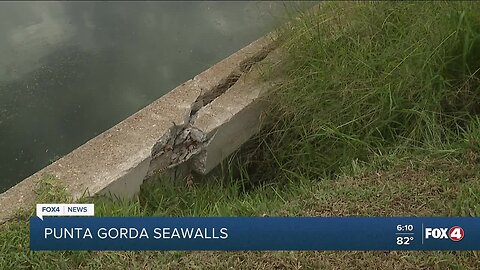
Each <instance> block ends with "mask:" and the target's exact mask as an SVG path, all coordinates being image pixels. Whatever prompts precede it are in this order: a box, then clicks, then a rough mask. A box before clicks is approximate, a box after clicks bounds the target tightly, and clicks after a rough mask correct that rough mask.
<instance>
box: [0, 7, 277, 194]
mask: <svg viewBox="0 0 480 270" xmlns="http://www.w3.org/2000/svg"><path fill="white" fill-rule="evenodd" d="M284 12H285V6H284V4H283V3H281V2H200V1H199V2H41V3H35V2H0V36H1V37H2V38H0V192H2V191H4V190H6V189H7V188H9V187H11V186H13V185H14V184H15V183H17V182H19V181H21V180H23V179H24V178H25V177H27V176H29V175H31V174H33V173H35V172H36V171H37V170H39V169H41V168H43V167H44V166H46V165H48V164H49V163H51V162H52V161H54V160H56V159H58V158H59V157H61V156H63V155H65V154H67V153H68V152H70V151H72V150H73V149H75V148H76V147H78V146H79V145H81V144H83V143H85V142H86V141H88V140H89V139H91V138H93V137H95V136H96V135H98V134H99V133H101V132H103V131H105V130H106V129H108V128H110V127H112V126H113V125H115V124H116V123H118V122H120V121H121V120H123V119H124V118H126V117H128V116H129V115H131V114H132V113H134V112H135V111H137V110H139V109H141V108H142V107H144V106H146V105H147V104H149V103H150V102H152V101H153V100H155V99H157V98H159V97H160V96H162V95H163V94H165V93H166V92H168V91H169V90H171V89H173V88H174V87H175V86H176V85H178V84H180V83H182V82H184V81H186V80H188V79H190V78H192V77H193V76H195V75H196V74H198V73H199V72H201V71H202V70H204V69H206V68H208V67H209V66H211V65H212V64H214V63H216V62H218V61H219V60H221V59H222V58H224V57H226V56H228V55H230V54H231V53H233V52H235V51H236V50H238V49H240V48H242V47H243V46H245V45H246V44H248V43H250V42H251V41H253V40H255V39H257V38H259V37H260V36H262V35H263V34H265V33H266V32H269V31H270V30H272V28H273V26H274V23H278V22H279V21H282V17H283V16H284V14H285V13H284Z"/></svg>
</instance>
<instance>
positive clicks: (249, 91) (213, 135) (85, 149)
mask: <svg viewBox="0 0 480 270" xmlns="http://www.w3.org/2000/svg"><path fill="white" fill-rule="evenodd" d="M273 47H274V42H273V36H272V35H267V36H265V37H263V38H261V39H259V40H257V41H255V42H253V43H251V44H250V45H248V46H246V47H245V48H243V49H241V50H239V51H238V52H236V53H234V54H232V55H231V56H229V57H227V58H225V59H224V60H222V61H221V62H219V63H217V64H216V65H214V66H212V67H211V68H209V69H207V70H206V71H204V72H202V73H200V74H199V75H197V76H196V77H194V78H193V79H191V80H189V81H187V82H185V83H183V84H181V85H179V86H178V87H176V88H175V89H173V90H172V91H171V92H169V93H168V94H166V95H165V96H163V97H161V98H159V99H158V100H156V101H154V102H153V103H151V104H150V105H148V106H147V107H145V108H143V109H142V110H140V111H138V112H137V113H135V114H133V115H132V116H130V117H128V118H127V119H125V120H124V121H122V122H120V123H119V124H117V125H115V126H114V127H112V128H111V129H109V130H107V131H105V132H104V133H102V134H100V135H99V136H97V137H95V138H93V139H91V140H90V141H88V142H87V143H85V144H84V145H82V146H80V147H78V148H77V149H75V150H74V151H72V152H71V153H69V154H68V155H66V156H64V157H63V158H61V159H59V160H58V161H56V162H54V163H52V164H51V165H49V166H47V167H45V168H44V169H42V170H40V171H39V172H37V173H35V174H34V175H32V176H30V177H28V178H26V179H25V180H23V181H22V182H20V183H18V184H17V185H16V186H14V187H12V188H11V189H9V190H7V191H6V192H4V193H2V194H0V222H3V221H6V220H8V219H10V218H11V217H13V215H14V214H15V212H17V210H19V209H20V208H25V207H27V208H28V207H32V206H33V204H34V203H35V193H34V190H35V186H36V183H38V181H39V180H41V179H42V178H43V177H44V176H45V175H54V176H55V177H56V178H58V179H59V180H60V181H62V183H64V185H65V187H66V188H67V192H69V194H71V196H72V199H74V200H75V199H78V198H80V197H82V196H84V195H86V196H92V195H95V194H111V195H114V196H121V197H132V196H134V195H135V194H136V193H138V191H139V189H140V185H141V184H142V182H143V180H144V179H145V178H147V177H149V176H151V175H153V174H155V173H158V172H161V171H165V170H167V169H173V170H175V168H177V167H179V165H182V164H184V163H187V162H188V163H192V164H193V169H194V170H195V171H197V172H199V173H203V174H204V173H207V172H208V171H210V170H211V169H212V168H213V167H214V166H215V165H216V164H218V163H219V162H220V161H221V160H222V159H223V158H224V157H226V156H227V155H228V154H229V153H231V152H232V151H233V150H235V149H236V148H237V147H238V146H240V145H241V144H242V143H243V142H245V141H246V140H247V139H248V138H249V137H250V136H251V135H252V134H254V133H255V132H256V131H257V130H258V128H259V124H260V121H261V120H260V115H261V111H262V105H261V102H260V97H261V94H262V93H263V92H264V91H266V89H268V88H269V87H271V83H267V82H260V80H259V70H256V71H255V72H253V73H252V72H248V71H250V69H251V68H252V65H253V64H254V63H256V62H258V61H260V60H262V59H263V58H265V57H266V56H267V55H268V53H269V52H270V51H271V50H272V49H273ZM250 75H251V76H250ZM52 203H53V202H52Z"/></svg>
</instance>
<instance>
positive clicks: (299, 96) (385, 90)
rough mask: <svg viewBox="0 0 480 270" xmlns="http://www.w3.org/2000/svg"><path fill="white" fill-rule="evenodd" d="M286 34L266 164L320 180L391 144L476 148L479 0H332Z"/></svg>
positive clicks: (418, 148)
mask: <svg viewBox="0 0 480 270" xmlns="http://www.w3.org/2000/svg"><path fill="white" fill-rule="evenodd" d="M280 39H281V40H282V41H283V42H284V45H283V49H284V51H285V53H286V59H285V63H284V65H283V66H282V68H281V70H280V71H278V72H277V73H274V74H275V76H279V74H280V76H283V77H284V78H285V83H284V84H283V85H282V86H281V87H280V89H278V90H277V91H275V92H274V93H273V94H272V96H270V97H269V99H270V101H271V103H272V106H273V108H274V109H273V110H272V114H271V116H272V117H273V119H274V121H273V123H272V125H271V127H270V129H269V130H268V131H267V132H266V134H263V135H262V136H263V137H262V140H263V142H265V143H264V146H263V150H264V152H265V153H267V154H266V155H265V157H264V159H263V161H264V163H263V165H262V166H265V165H266V164H271V165H272V168H273V167H275V166H277V168H280V170H279V171H280V172H281V173H280V176H282V175H283V176H285V175H286V176H287V177H295V176H299V175H301V176H303V177H307V178H319V177H322V176H325V175H332V174H337V173H338V172H339V170H341V169H342V167H344V166H347V165H349V164H351V163H352V161H363V162H370V160H371V158H372V157H374V156H378V155H385V154H386V153H391V152H396V153H398V152H402V153H412V151H413V152H422V153H423V154H427V155H442V156H456V157H458V156H461V155H464V154H465V152H466V150H467V149H470V150H475V151H477V152H478V136H480V135H478V131H479V129H478V122H479V120H478V119H479V118H478V114H479V113H480V84H479V81H480V71H479V70H480V5H478V4H477V3H474V2H455V3H445V2H434V3H433V2H424V3H419V2H413V3H412V2H407V3H405V2H402V3H392V2H374V3H338V2H328V3H323V4H320V6H319V8H318V10H316V11H315V12H312V11H310V12H305V13H303V14H302V15H301V16H300V18H299V19H298V20H295V21H294V22H293V23H292V24H290V25H288V26H286V27H284V28H282V29H281V35H280ZM467 141H468V142H469V143H465V142H467ZM474 141H476V142H474ZM472 147H473V148H472ZM267 160H269V161H272V162H267ZM272 163H274V164H272ZM272 172H274V170H272Z"/></svg>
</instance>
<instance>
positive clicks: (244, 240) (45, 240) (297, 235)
mask: <svg viewBox="0 0 480 270" xmlns="http://www.w3.org/2000/svg"><path fill="white" fill-rule="evenodd" d="M30 248H31V249H32V250H480V218H461V217H452V218H448V217H445V218H433V217H425V218H423V217H417V218H415V217H44V218H43V220H42V219H40V218H38V217H31V219H30Z"/></svg>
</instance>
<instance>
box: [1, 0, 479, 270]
mask: <svg viewBox="0 0 480 270" xmlns="http://www.w3.org/2000/svg"><path fill="white" fill-rule="evenodd" d="M279 31H280V40H281V41H282V50H283V51H284V55H285V59H284V61H283V62H282V66H281V67H278V68H275V69H274V70H273V71H272V72H271V73H270V75H271V76H280V77H282V78H284V83H283V84H282V85H281V86H280V87H279V88H278V89H275V91H274V92H273V93H272V94H271V95H270V96H269V97H268V100H269V101H270V102H271V108H272V109H271V111H269V114H268V116H269V117H268V119H269V122H268V123H266V126H265V129H264V130H263V132H262V133H261V134H259V135H258V136H257V137H256V138H254V139H252V140H251V141H250V142H249V143H247V144H246V145H245V146H244V147H242V149H241V150H240V151H239V152H238V153H236V154H234V155H232V156H231V157H230V158H229V159H228V160H226V161H225V162H224V164H222V166H221V167H220V168H219V169H218V172H217V173H216V174H215V175H212V176H210V177H209V179H203V180H198V179H197V182H195V184H194V185H193V186H191V185H188V186H187V185H184V184H183V183H177V184H172V183H169V182H167V181H163V182H162V181H153V182H149V183H146V184H145V185H144V186H143V188H142V192H141V196H140V197H139V198H138V200H136V201H119V200H115V201H112V200H110V199H108V198H95V199H93V200H94V202H95V206H96V214H97V215H102V216H112V215H113V216H131V215H133V216H143V215H160V216H263V215H268V216H350V215H362V216H479V215H480V117H479V113H480V84H479V78H480V77H479V76H480V71H479V70H480V5H479V4H476V3H474V2H455V3H445V2H440V3H414V2H406V3H391V2H388V3H387V2H374V3H343V2H342V3H340V2H327V3H323V4H322V5H321V8H320V9H319V10H318V11H316V12H305V13H302V14H301V15H300V17H299V19H295V20H293V21H292V23H291V24H289V25H288V26H285V27H283V28H280V29H279ZM40 187H42V188H41V189H40V190H39V193H38V200H39V201H40V202H42V201H45V202H46V201H58V200H60V201H62V200H66V199H67V197H68V196H66V195H65V194H64V192H63V189H62V188H61V187H59V186H58V185H57V184H56V181H55V179H52V178H47V179H46V180H45V181H44V183H43V184H42V185H40ZM25 216H28V215H27V214H25V213H23V214H21V215H19V218H18V219H15V220H12V221H11V222H8V223H6V224H3V225H1V226H2V228H1V230H0V254H2V256H0V269H9V268H14V269H31V268H34V269H92V268H101V269H119V268H121V269H123V268H129V269H159V268H164V269H182V268H197V269H210V268H215V269H225V268H244V269H250V268H252V269H264V268H277V269H290V268H292V269H300V268H302V269H304V268H307V269H314V268H327V269H345V268H375V269H480V260H479V255H480V254H479V253H478V252H69V251H66V252H31V251H29V250H28V229H27V226H26V225H25V224H26V220H25ZM21 217H23V219H22V218H21ZM27 223H28V221H27Z"/></svg>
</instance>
